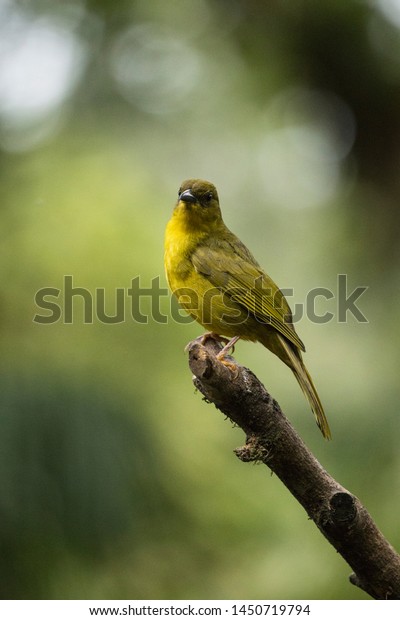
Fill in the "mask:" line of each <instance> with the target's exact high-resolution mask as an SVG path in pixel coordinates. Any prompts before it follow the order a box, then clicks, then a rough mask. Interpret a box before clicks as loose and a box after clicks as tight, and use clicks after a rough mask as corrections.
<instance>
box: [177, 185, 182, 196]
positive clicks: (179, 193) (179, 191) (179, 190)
mask: <svg viewBox="0 0 400 620" xmlns="http://www.w3.org/2000/svg"><path fill="white" fill-rule="evenodd" d="M181 194H182V188H181V187H180V188H179V189H178V198H179V196H180V195H181Z"/></svg>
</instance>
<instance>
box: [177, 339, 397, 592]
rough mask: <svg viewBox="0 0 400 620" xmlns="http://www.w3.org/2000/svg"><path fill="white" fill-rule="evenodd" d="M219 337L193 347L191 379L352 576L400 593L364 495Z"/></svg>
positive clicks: (242, 451)
mask: <svg viewBox="0 0 400 620" xmlns="http://www.w3.org/2000/svg"><path fill="white" fill-rule="evenodd" d="M220 349H221V345H220V344H219V343H218V342H217V341H215V340H214V339H213V338H211V337H209V338H207V340H206V342H205V343H204V344H202V343H201V339H197V340H194V341H193V342H191V343H189V345H188V346H187V351H188V353H189V366H190V369H191V371H192V373H193V375H194V377H193V383H194V385H195V386H196V388H197V389H198V390H199V391H200V392H201V393H202V394H203V395H204V397H205V399H206V400H207V401H210V402H213V403H214V404H215V406H216V407H217V409H219V410H220V411H222V413H223V414H224V415H225V416H227V417H228V418H230V420H232V422H234V423H235V424H237V425H238V426H240V427H241V428H242V429H243V431H244V432H245V433H246V445H245V446H243V447H242V448H238V449H237V450H235V453H236V455H237V457H238V458H239V459H240V460H242V461H245V462H247V461H261V462H262V463H264V464H265V465H267V467H269V468H270V470H271V471H273V472H274V473H275V474H276V475H277V476H278V477H279V478H280V480H281V481H282V482H283V483H284V485H285V486H286V487H287V488H288V490H289V491H290V493H292V495H294V497H295V498H296V499H297V500H298V501H299V502H300V504H301V505H302V506H303V508H304V509H305V510H306V512H307V514H308V516H309V517H310V519H312V520H313V521H314V523H315V524H316V526H317V527H318V528H319V530H320V531H321V532H322V534H323V535H324V536H325V538H326V539H327V540H328V541H329V542H330V543H331V544H332V545H333V546H334V547H335V549H336V550H337V551H338V552H339V553H340V554H341V555H342V556H343V558H344V559H345V560H346V562H348V564H349V565H350V566H351V568H352V569H353V571H354V574H352V575H350V581H351V583H353V584H354V585H357V586H358V587H359V588H361V589H362V590H364V591H365V592H367V593H368V594H369V595H370V596H371V597H373V598H375V599H399V598H400V556H399V555H398V554H397V553H396V551H395V550H394V549H393V547H392V546H391V545H390V544H389V542H388V541H387V540H386V539H385V538H384V536H383V534H382V533H381V532H380V531H379V529H378V528H377V526H376V525H375V523H374V521H373V520H372V518H371V516H370V515H369V513H368V512H367V510H366V509H365V508H364V506H363V505H362V504H361V502H360V501H359V499H357V497H355V496H354V495H352V494H351V493H349V491H347V490H346V489H345V488H344V487H342V486H341V485H340V484H339V483H338V482H336V480H334V479H333V478H332V477H331V476H330V475H329V474H328V473H327V472H326V471H325V470H324V469H323V467H322V466H321V465H320V463H319V462H318V461H317V459H316V458H315V457H314V456H313V455H312V454H311V452H310V451H309V450H308V448H307V447H306V446H305V444H304V443H303V441H302V440H301V439H300V437H299V435H298V434H297V433H296V431H295V430H294V428H293V427H292V425H291V424H290V422H289V420H288V419H287V418H286V417H285V415H284V414H283V413H282V411H281V408H280V407H279V405H278V403H277V402H276V401H275V400H274V399H273V398H272V397H271V396H270V394H269V393H268V392H267V390H266V389H265V388H264V386H263V385H262V384H261V383H260V381H259V380H258V379H257V377H256V376H255V375H254V374H253V373H252V372H251V371H250V370H249V369H247V368H244V367H243V366H240V365H236V363H235V365H234V369H233V370H232V369H231V368H229V367H227V366H226V365H225V364H223V363H221V362H220V361H219V360H218V359H217V357H216V355H217V353H218V352H219V351H220Z"/></svg>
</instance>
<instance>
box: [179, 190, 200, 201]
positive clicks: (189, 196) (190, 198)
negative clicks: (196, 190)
mask: <svg viewBox="0 0 400 620" xmlns="http://www.w3.org/2000/svg"><path fill="white" fill-rule="evenodd" d="M179 200H183V202H192V203H194V202H197V200H196V197H195V196H193V194H192V192H191V191H190V189H185V191H184V192H182V194H180V196H179Z"/></svg>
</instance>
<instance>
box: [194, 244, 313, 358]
mask: <svg viewBox="0 0 400 620" xmlns="http://www.w3.org/2000/svg"><path fill="white" fill-rule="evenodd" d="M213 246H214V247H213ZM191 260H192V263H193V266H194V268H195V269H196V271H197V272H198V273H201V274H202V275H203V276H204V277H206V278H207V279H208V280H209V282H210V283H211V284H212V285H213V286H215V287H217V288H219V289H220V290H221V291H222V292H224V293H226V294H227V295H229V296H230V297H231V298H232V299H233V300H234V301H235V302H236V303H239V304H240V305H242V306H243V307H244V308H246V309H247V310H248V311H249V312H251V313H252V314H253V315H254V316H255V317H256V318H257V319H258V320H259V321H260V323H265V324H267V325H271V326H272V327H274V328H275V329H276V330H277V331H278V332H280V333H281V334H283V335H284V336H285V337H286V338H287V339H288V340H289V341H290V342H292V343H293V344H294V345H295V346H296V347H297V348H299V349H301V350H302V351H305V348H304V344H303V343H302V341H301V340H300V338H299V337H298V335H297V334H296V332H295V329H294V327H293V325H292V313H291V310H290V308H289V305H288V303H287V301H286V299H285V297H284V295H283V293H282V292H281V290H280V289H279V288H278V287H277V285H276V284H275V282H273V280H271V278H270V277H269V276H267V274H266V273H264V272H263V270H262V269H261V267H259V265H258V264H257V263H256V261H255V260H254V259H253V257H252V255H251V254H250V252H249V251H248V250H247V248H245V246H243V245H242V244H240V247H239V248H237V247H236V244H235V246H233V245H231V244H230V243H226V242H225V243H221V244H218V245H217V244H215V245H214V244H210V247H209V246H205V245H204V246H199V247H198V248H196V250H195V251H194V253H193V254H192V257H191ZM253 261H254V262H253Z"/></svg>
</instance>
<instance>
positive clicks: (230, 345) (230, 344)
mask: <svg viewBox="0 0 400 620" xmlns="http://www.w3.org/2000/svg"><path fill="white" fill-rule="evenodd" d="M239 338H240V336H234V337H233V338H231V339H230V340H228V339H227V338H224V339H223V342H226V345H225V346H224V348H223V349H221V351H220V352H219V353H218V355H217V359H219V361H220V362H222V361H223V359H224V357H225V355H228V353H229V352H230V351H231V349H232V351H231V353H233V352H234V350H235V344H236V343H237V341H238V340H239Z"/></svg>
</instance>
